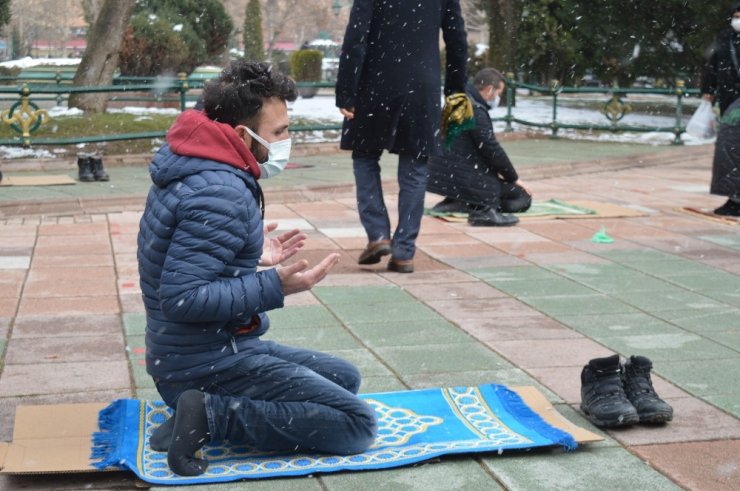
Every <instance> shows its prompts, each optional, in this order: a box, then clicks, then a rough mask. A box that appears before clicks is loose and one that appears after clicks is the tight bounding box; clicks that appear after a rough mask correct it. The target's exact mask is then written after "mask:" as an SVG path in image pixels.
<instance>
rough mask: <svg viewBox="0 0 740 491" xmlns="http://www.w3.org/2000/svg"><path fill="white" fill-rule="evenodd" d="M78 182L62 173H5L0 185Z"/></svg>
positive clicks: (40, 184)
mask: <svg viewBox="0 0 740 491" xmlns="http://www.w3.org/2000/svg"><path fill="white" fill-rule="evenodd" d="M64 184H77V181H75V180H74V179H72V178H71V177H69V176H67V175H64V174H60V175H53V176H8V175H4V176H3V180H2V181H0V186H59V185H64Z"/></svg>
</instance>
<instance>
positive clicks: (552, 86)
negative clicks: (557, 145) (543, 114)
mask: <svg viewBox="0 0 740 491" xmlns="http://www.w3.org/2000/svg"><path fill="white" fill-rule="evenodd" d="M559 90H560V82H559V81H558V80H553V81H552V82H550V91H552V123H551V125H550V127H551V128H552V135H550V138H552V139H557V138H558V91H559Z"/></svg>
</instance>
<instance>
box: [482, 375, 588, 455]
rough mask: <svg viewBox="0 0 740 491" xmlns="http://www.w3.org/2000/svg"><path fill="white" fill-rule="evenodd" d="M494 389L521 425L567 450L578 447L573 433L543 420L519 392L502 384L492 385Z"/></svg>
mask: <svg viewBox="0 0 740 491" xmlns="http://www.w3.org/2000/svg"><path fill="white" fill-rule="evenodd" d="M494 389H495V390H496V392H498V393H500V394H501V395H502V397H500V400H501V402H502V403H503V404H504V406H505V407H506V410H507V411H508V412H509V414H511V415H512V416H514V417H516V419H518V420H519V421H520V422H521V423H522V424H523V425H525V426H527V427H528V428H531V429H533V430H534V431H536V432H537V433H539V434H540V435H542V436H543V437H545V438H547V439H548V440H551V441H553V442H554V443H556V444H558V445H560V446H562V447H563V448H564V449H565V450H566V451H567V452H571V451H573V450H575V449H576V448H578V443H577V442H576V440H575V439H574V438H573V435H571V434H570V433H567V432H565V431H563V430H560V429H558V428H555V427H553V426H551V425H550V424H549V423H547V422H546V421H545V420H543V419H542V417H541V416H540V415H539V414H537V413H536V412H534V411H533V410H532V408H530V407H529V406H528V405H527V403H526V402H524V401H523V400H522V398H521V397H520V396H519V394H517V393H516V392H514V391H513V390H510V389H508V388H506V387H504V386H503V385H498V386H496V385H494Z"/></svg>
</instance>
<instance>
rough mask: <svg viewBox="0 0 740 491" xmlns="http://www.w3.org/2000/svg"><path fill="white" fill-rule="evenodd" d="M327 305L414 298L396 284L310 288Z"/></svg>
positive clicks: (411, 299)
mask: <svg viewBox="0 0 740 491" xmlns="http://www.w3.org/2000/svg"><path fill="white" fill-rule="evenodd" d="M311 291H312V292H313V294H314V295H316V296H317V297H318V298H319V299H320V300H322V301H323V302H324V303H327V304H329V305H335V304H340V303H353V304H356V303H364V302H371V303H382V302H413V301H415V300H416V299H415V298H414V297H412V296H411V295H409V294H408V293H406V292H405V291H403V290H402V289H400V288H398V287H397V286H392V285H387V286H361V287H348V286H317V287H315V288H313V289H312V290H311Z"/></svg>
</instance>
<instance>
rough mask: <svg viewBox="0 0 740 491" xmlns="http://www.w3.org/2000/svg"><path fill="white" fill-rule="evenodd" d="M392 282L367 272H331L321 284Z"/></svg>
mask: <svg viewBox="0 0 740 491" xmlns="http://www.w3.org/2000/svg"><path fill="white" fill-rule="evenodd" d="M389 284H391V282H390V281H388V280H387V279H386V278H384V277H382V276H380V275H375V274H366V273H334V272H333V271H332V272H331V273H329V275H327V276H326V278H324V279H323V280H321V283H320V285H321V286H358V287H359V286H376V285H389Z"/></svg>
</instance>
